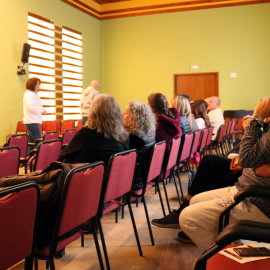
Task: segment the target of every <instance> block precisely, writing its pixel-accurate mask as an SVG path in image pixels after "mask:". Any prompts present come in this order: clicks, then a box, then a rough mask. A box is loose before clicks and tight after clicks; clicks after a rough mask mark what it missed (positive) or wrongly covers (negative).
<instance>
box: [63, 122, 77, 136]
mask: <svg viewBox="0 0 270 270" xmlns="http://www.w3.org/2000/svg"><path fill="white" fill-rule="evenodd" d="M74 128H75V120H64V121H62V122H61V130H60V133H61V134H63V132H64V131H65V130H66V129H74Z"/></svg>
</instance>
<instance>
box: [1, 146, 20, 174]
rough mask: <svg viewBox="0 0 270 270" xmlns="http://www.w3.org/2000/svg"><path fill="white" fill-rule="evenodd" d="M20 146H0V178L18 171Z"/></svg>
mask: <svg viewBox="0 0 270 270" xmlns="http://www.w3.org/2000/svg"><path fill="white" fill-rule="evenodd" d="M19 163H20V148H19V147H18V146H9V147H3V148H0V178H2V177H5V176H10V175H14V174H18V173H19Z"/></svg>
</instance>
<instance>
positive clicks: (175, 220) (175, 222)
mask: <svg viewBox="0 0 270 270" xmlns="http://www.w3.org/2000/svg"><path fill="white" fill-rule="evenodd" d="M151 223H152V224H153V225H155V226H158V227H161V228H173V229H179V228H180V224H179V213H178V212H177V211H176V210H173V211H171V212H170V214H169V215H167V216H166V217H164V218H160V219H153V220H152V221H151Z"/></svg>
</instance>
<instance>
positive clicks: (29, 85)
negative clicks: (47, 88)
mask: <svg viewBox="0 0 270 270" xmlns="http://www.w3.org/2000/svg"><path fill="white" fill-rule="evenodd" d="M40 84H41V80H40V79H39V78H36V77H32V78H30V79H28V80H27V81H26V83H25V88H26V89H27V90H31V91H36V92H37V91H38V90H39V87H40Z"/></svg>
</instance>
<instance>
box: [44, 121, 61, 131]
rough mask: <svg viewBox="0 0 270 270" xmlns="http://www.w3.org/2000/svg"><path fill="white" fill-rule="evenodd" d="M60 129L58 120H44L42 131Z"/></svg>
mask: <svg viewBox="0 0 270 270" xmlns="http://www.w3.org/2000/svg"><path fill="white" fill-rule="evenodd" d="M59 130H60V121H57V120H55V121H45V122H44V127H43V131H44V132H50V131H59Z"/></svg>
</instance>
